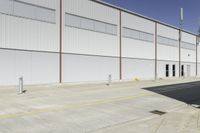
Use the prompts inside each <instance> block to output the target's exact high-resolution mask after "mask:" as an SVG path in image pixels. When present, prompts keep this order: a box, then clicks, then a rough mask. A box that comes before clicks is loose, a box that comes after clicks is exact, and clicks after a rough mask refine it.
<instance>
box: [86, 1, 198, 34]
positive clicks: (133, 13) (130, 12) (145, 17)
mask: <svg viewBox="0 0 200 133" xmlns="http://www.w3.org/2000/svg"><path fill="white" fill-rule="evenodd" d="M90 1H93V2H96V3H99V4H102V5H105V6H109V7H111V8H114V9H117V10H121V11H123V12H126V13H129V14H132V15H135V16H138V17H141V18H144V19H147V20H150V21H153V22H155V23H159V24H162V25H165V26H168V27H171V28H174V29H176V30H180V28H178V27H176V26H173V25H170V24H167V23H165V22H162V21H159V20H156V19H153V18H150V17H147V16H144V15H141V14H139V13H135V12H133V11H130V10H127V9H125V8H121V7H118V6H115V5H112V4H110V3H107V2H104V1H102V0H90ZM181 31H184V32H186V33H188V34H192V35H195V36H198V35H197V33H193V32H191V31H188V30H184V29H182V30H181Z"/></svg>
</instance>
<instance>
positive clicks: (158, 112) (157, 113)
mask: <svg viewBox="0 0 200 133" xmlns="http://www.w3.org/2000/svg"><path fill="white" fill-rule="evenodd" d="M150 113H152V114H156V115H164V114H166V112H163V111H159V110H153V111H150Z"/></svg>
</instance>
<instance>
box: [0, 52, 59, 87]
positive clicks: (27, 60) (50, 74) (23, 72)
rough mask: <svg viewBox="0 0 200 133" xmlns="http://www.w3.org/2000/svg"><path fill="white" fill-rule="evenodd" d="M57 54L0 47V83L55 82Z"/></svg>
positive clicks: (56, 77) (56, 80)
mask: <svg viewBox="0 0 200 133" xmlns="http://www.w3.org/2000/svg"><path fill="white" fill-rule="evenodd" d="M58 59H59V58H58V54H55V53H41V52H27V51H16V50H2V49H0V60H1V65H0V79H1V80H0V85H17V84H18V80H19V77H21V76H23V79H24V84H43V83H57V82H58V77H59V72H58V68H59V66H58V65H59V63H58Z"/></svg>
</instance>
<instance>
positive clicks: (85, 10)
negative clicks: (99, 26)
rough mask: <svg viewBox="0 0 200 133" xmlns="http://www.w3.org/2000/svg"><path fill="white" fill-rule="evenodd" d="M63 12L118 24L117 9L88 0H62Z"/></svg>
mask: <svg viewBox="0 0 200 133" xmlns="http://www.w3.org/2000/svg"><path fill="white" fill-rule="evenodd" d="M63 2H64V9H65V12H67V13H71V14H76V15H79V16H83V17H86V18H91V19H96V20H100V21H103V22H108V23H112V24H118V22H119V16H118V15H119V14H118V12H119V11H118V10H116V9H113V8H110V7H108V6H104V5H101V4H98V3H95V2H92V1H89V0H64V1H63Z"/></svg>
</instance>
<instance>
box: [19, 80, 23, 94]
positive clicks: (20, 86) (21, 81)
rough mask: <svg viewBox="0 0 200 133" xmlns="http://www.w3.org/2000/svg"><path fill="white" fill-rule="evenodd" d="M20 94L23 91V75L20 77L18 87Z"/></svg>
mask: <svg viewBox="0 0 200 133" xmlns="http://www.w3.org/2000/svg"><path fill="white" fill-rule="evenodd" d="M18 89H19V90H18V94H22V93H23V77H20V78H19V88H18Z"/></svg>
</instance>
